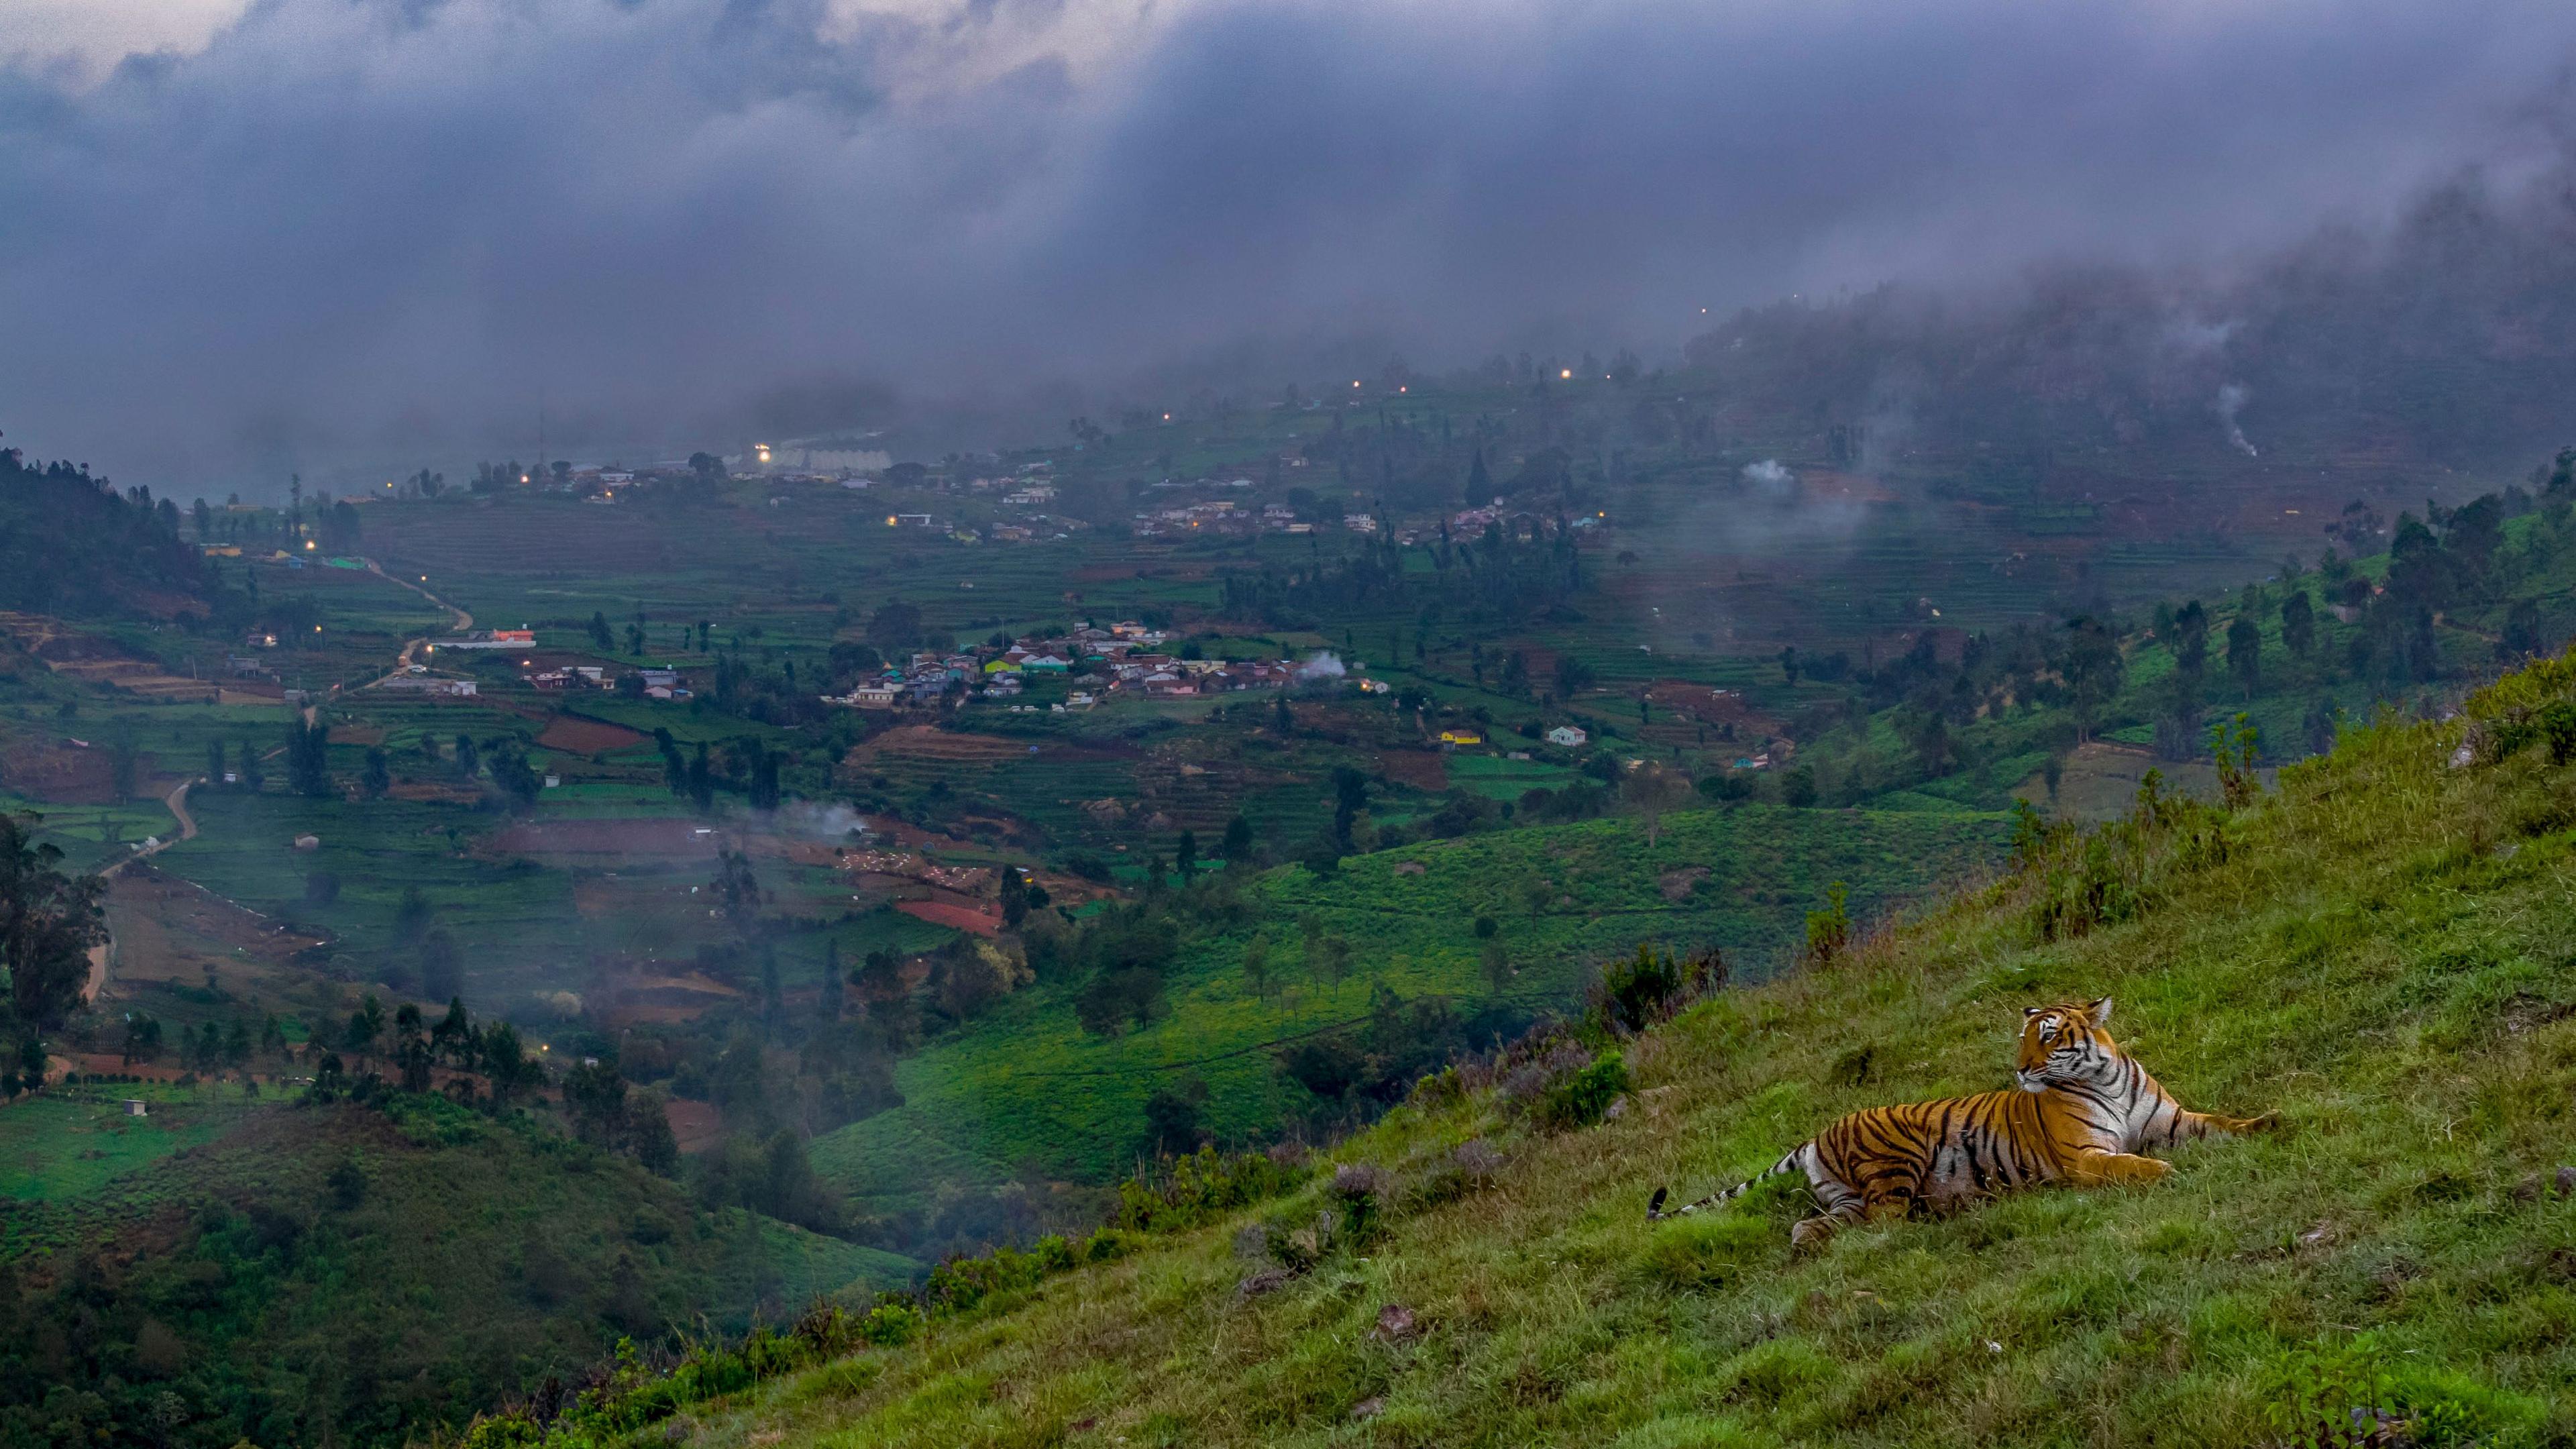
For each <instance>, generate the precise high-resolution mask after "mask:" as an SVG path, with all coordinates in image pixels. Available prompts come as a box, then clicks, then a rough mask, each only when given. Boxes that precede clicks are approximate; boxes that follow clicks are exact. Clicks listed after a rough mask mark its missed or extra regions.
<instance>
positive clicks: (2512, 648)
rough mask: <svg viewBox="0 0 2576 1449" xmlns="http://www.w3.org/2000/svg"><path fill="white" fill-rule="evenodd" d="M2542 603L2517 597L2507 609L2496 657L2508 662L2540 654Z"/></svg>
mask: <svg viewBox="0 0 2576 1449" xmlns="http://www.w3.org/2000/svg"><path fill="white" fill-rule="evenodd" d="M2542 642H2543V641H2542V639H2541V634H2540V604H2539V601H2537V600H2534V599H2516V600H2514V601H2513V607H2512V608H2510V609H2508V610H2506V611H2505V616H2504V632H2503V634H2502V635H2501V636H2500V637H2498V638H2497V640H2496V657H2497V658H2498V659H2501V660H2503V661H2505V662H2506V663H2508V664H2514V663H2520V662H2521V661H2522V660H2524V659H2526V658H2529V657H2530V656H2532V655H2534V654H2538V653H2539V652H2540V650H2541V645H2542Z"/></svg>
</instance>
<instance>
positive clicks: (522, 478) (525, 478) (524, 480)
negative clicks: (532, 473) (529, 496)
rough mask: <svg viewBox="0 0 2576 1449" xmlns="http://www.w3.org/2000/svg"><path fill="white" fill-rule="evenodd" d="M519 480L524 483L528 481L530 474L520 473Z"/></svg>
mask: <svg viewBox="0 0 2576 1449" xmlns="http://www.w3.org/2000/svg"><path fill="white" fill-rule="evenodd" d="M519 481H520V482H522V483H525V482H527V481H528V475H527V474H525V473H522V474H520V475H519Z"/></svg>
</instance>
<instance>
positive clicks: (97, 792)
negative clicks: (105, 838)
mask: <svg viewBox="0 0 2576 1449" xmlns="http://www.w3.org/2000/svg"><path fill="white" fill-rule="evenodd" d="M0 779H5V780H7V781H8V782H9V788H11V789H13V790H15V791H17V792H18V793H19V794H21V795H24V796H27V797H28V798H29V799H33V800H42V801H46V802H49V803H51V804H56V805H104V804H106V803H108V802H109V801H111V800H113V799H115V798H116V789H115V782H116V764H115V761H114V760H113V759H111V758H110V757H109V755H108V752H107V751H106V750H105V749H103V748H102V749H92V750H85V749H82V748H80V747H79V746H77V745H70V744H60V743H56V742H54V741H51V740H21V741H18V742H17V743H14V744H12V745H10V746H9V747H8V749H7V750H5V751H0Z"/></svg>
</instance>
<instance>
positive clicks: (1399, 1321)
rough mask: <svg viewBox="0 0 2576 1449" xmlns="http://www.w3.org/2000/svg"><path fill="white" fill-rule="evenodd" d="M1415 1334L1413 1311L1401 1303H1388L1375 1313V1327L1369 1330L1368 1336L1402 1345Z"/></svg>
mask: <svg viewBox="0 0 2576 1449" xmlns="http://www.w3.org/2000/svg"><path fill="white" fill-rule="evenodd" d="M1417 1332H1419V1330H1418V1329H1417V1328H1416V1327H1415V1326H1414V1320H1413V1310H1412V1309H1410V1308H1407V1307H1405V1306H1404V1305H1403V1304H1401V1303H1390V1304H1388V1305H1386V1306H1385V1307H1384V1308H1381V1309H1379V1310H1378V1311H1377V1327H1375V1328H1373V1329H1370V1330H1369V1336H1370V1337H1372V1338H1378V1339H1383V1340H1385V1341H1386V1342H1388V1343H1402V1342H1404V1341H1405V1340H1406V1339H1408V1338H1411V1337H1413V1336H1414V1334H1415V1333H1417Z"/></svg>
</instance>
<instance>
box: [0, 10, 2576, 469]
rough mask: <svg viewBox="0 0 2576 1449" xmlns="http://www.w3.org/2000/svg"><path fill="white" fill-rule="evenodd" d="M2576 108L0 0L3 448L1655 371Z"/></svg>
mask: <svg viewBox="0 0 2576 1449" xmlns="http://www.w3.org/2000/svg"><path fill="white" fill-rule="evenodd" d="M2571 59H2576V6H2570V5H2567V4H2565V3H2563V0H2559V3H2531V0H2438V3H2435V0H2157V3H2133V4H2120V3H2110V0H2087V3H2066V0H2026V3H2016V0H1944V3H1931V0H1887V3H1879V4H1856V3H1835V0H1794V3H1791V0H1777V3H1775V0H1740V3H1719V0H1673V3H1651V0H1641V3H1624V0H1450V3H1442V4H1427V3H1408V0H1347V3H1346V0H1155V3H1140V0H968V3H962V4H961V3H955V0H865V3H863V0H0V216H5V217H6V218H7V219H6V221H5V222H0V338H5V345H0V429H6V430H7V433H8V440H9V442H11V443H16V444H21V445H24V446H26V447H28V448H29V449H30V450H31V451H33V452H36V453H39V454H42V455H45V456H55V455H64V456H70V457H74V458H80V459H86V460H88V461H90V462H92V463H93V464H95V465H97V466H99V467H101V468H103V469H106V470H108V471H111V472H113V473H115V474H117V475H118V476H119V477H121V478H126V479H128V480H131V481H146V482H153V483H155V484H156V486H158V487H170V488H177V489H181V490H183V491H184V490H189V489H198V488H215V487H219V486H247V485H249V484H251V483H253V482H255V481H256V480H258V479H262V478H265V477H267V476H268V475H269V474H270V473H271V472H274V471H282V469H283V468H285V467H289V466H303V467H307V468H311V469H315V470H322V471H336V470H337V469H338V468H348V467H358V468H374V467H384V468H391V467H393V466H396V465H397V464H403V463H407V462H408V460H411V459H414V458H417V459H418V460H419V461H420V462H424V463H431V464H434V465H441V466H446V465H450V464H451V463H452V461H453V460H455V459H459V458H470V457H473V456H475V455H477V454H487V455H498V454H499V453H501V452H504V451H508V450H510V449H512V448H516V449H518V450H520V451H525V448H526V439H527V435H528V433H529V431H530V429H531V428H532V427H533V424H534V416H535V413H536V409H537V405H538V401H539V399H540V398H541V397H542V399H543V400H544V402H545V406H546V408H547V410H548V413H549V416H550V417H551V418H553V419H554V423H553V428H554V432H555V436H556V438H557V439H558V440H562V439H566V438H570V437H577V436H579V437H588V438H591V439H601V440H616V441H620V442H624V443H627V444H630V445H632V444H636V443H638V442H640V441H643V440H655V441H661V440H669V441H673V442H685V441H689V440H697V439H701V438H702V439H703V441H705V442H708V443H715V444H722V445H725V446H732V445H733V444H735V443H737V442H739V441H740V440H741V439H742V438H743V437H745V436H748V435H749V432H750V431H751V430H752V429H754V428H765V427H768V426H773V425H777V424H780V423H781V422H782V421H784V420H789V419H793V420H796V421H800V422H801V421H808V420H815V419H822V418H828V417H831V416H833V415H835V414H839V413H847V414H852V415H853V416H851V417H849V418H848V419H847V420H848V421H853V422H855V421H861V420H862V417H861V416H859V415H864V414H868V413H870V412H872V411H879V410H883V409H884V405H883V404H882V403H881V402H880V401H878V399H881V398H882V397H884V396H885V395H886V392H887V390H889V389H891V390H894V391H896V392H899V393H901V394H903V395H906V396H910V397H925V396H927V397H938V396H963V395H971V394H977V393H987V394H995V395H1003V396H1028V395H1032V392H1033V390H1038V389H1044V388H1047V387H1050V386H1057V385H1069V386H1072V387H1076V388H1091V389H1098V390H1101V392H1100V393H1098V394H1097V402H1096V403H1095V405H1101V404H1105V403H1106V402H1108V401H1109V400H1110V396H1111V395H1112V394H1115V393H1116V392H1117V391H1118V390H1119V389H1120V388H1121V387H1122V386H1126V385H1129V384H1130V382H1131V380H1132V379H1134V378H1136V377H1137V376H1139V375H1140V374H1142V373H1144V372H1146V371H1149V370H1152V369H1155V368H1157V367H1165V366H1168V365H1169V364H1170V363H1171V361H1172V360H1173V359H1175V358H1182V357H1189V356H1194V355H1201V354H1204V353H1213V352H1221V351H1226V350H1228V349H1232V350H1233V352H1234V354H1235V355H1238V356H1239V355H1241V354H1242V351H1243V349H1242V347H1241V344H1242V343H1243V342H1245V341H1246V340H1247V339H1252V340H1258V341H1260V342H1261V343H1262V345H1263V346H1264V347H1265V348H1268V349H1270V350H1271V351H1272V352H1273V353H1274V354H1275V355H1282V356H1285V355H1291V354H1293V353H1295V352H1296V351H1297V349H1301V348H1319V347H1321V346H1323V345H1325V344H1329V343H1331V342H1333V341H1335V340H1337V339H1342V338H1348V337H1352V336H1366V337H1369V338H1372V339H1383V340H1384V341H1385V343H1386V345H1388V346H1391V347H1396V348H1400V349H1401V350H1402V351H1403V352H1404V353H1405V355H1406V356H1408V357H1409V358H1410V359H1411V360H1413V361H1414V362H1415V363H1416V364H1417V365H1422V364H1439V363H1447V362H1454V361H1461V360H1472V359H1473V358H1474V357H1475V356H1476V355H1479V354H1481V353H1483V352H1486V351H1489V350H1492V349H1494V348H1497V347H1505V346H1518V345H1522V343H1523V342H1524V341H1525V340H1527V339H1532V338H1544V337H1553V338H1558V339H1570V340H1572V341H1574V342H1575V344H1576V345H1593V346H1597V347H1599V348H1601V349H1602V350H1604V351H1607V350H1608V349H1609V348H1611V347H1614V346H1617V345H1620V344H1621V343H1628V344H1632V345H1635V346H1637V347H1639V348H1640V349H1641V350H1643V351H1646V352H1648V353H1649V354H1650V355H1653V354H1655V353H1656V352H1658V351H1664V352H1669V350H1670V349H1671V348H1673V347H1674V346H1675V345H1676V344H1677V343H1678V342H1679V341H1680V340H1681V339H1682V338H1683V337H1685V336H1687V335H1688V334H1689V332H1690V331H1691V330H1693V329H1694V327H1696V326H1697V325H1699V324H1700V321H1701V319H1700V315H1699V309H1700V308H1702V307H1708V308H1710V309H1712V313H1711V315H1712V318H1713V317H1714V316H1715V315H1717V314H1719V313H1722V312H1723V311H1724V310H1725V309H1727V308H1729V307H1731V306H1735V305H1739V304H1742V303H1745V302H1748V301H1758V300H1763V299H1766V298H1769V297H1773V296H1777V295H1780V294H1784V293H1788V292H1792V291H1799V290H1825V289H1831V288H1834V287H1837V286H1842V285H1855V286H1858V285H1867V284H1870V283H1873V282H1876V281H1878V280H1881V279H1885V278H1902V279H1915V280H1932V281H1945V280H1954V279H1991V278H1994V277H1997V276H2004V275H2009V274H2010V273H2011V272H2013V271H2014V270H2015V269H2017V268H2018V267H2020V266H2022V265H2024V264H2025V263H2027V262H2030V261H2032V260H2034V259H2040V258H2054V257H2064V256H2083V257H2096V256H2119V257H2137V258H2143V259H2148V260H2154V261H2170V260H2175V259H2187V260H2195V261H2203V262H2206V261H2211V260H2218V261H2223V260H2224V259H2226V258H2227V257H2229V256H2232V255H2239V254H2241V253H2242V252H2243V251H2245V250H2246V249H2249V248H2256V247H2261V246H2263V245H2266V244H2268V243H2273V242H2277V241H2282V240H2287V239H2289V238H2292V237H2295V236H2297V235H2300V234H2302V233H2304V232H2306V231H2308V230H2310V229H2312V228H2313V227H2315V226H2316V225H2317V224H2319V223H2320V222H2321V221H2330V220H2339V221H2352V222H2359V223H2362V224H2365V225H2366V224H2368V223H2370V222H2372V221H2374V220H2375V219H2377V218H2378V217H2381V216H2383V215H2385V214H2386V213H2387V212H2388V210H2389V209H2391V208H2392V207H2394V206H2396V205H2397V204H2399V203H2401V202H2402V201H2403V199H2404V198H2405V197H2407V196H2408V195H2409V194H2411V193H2413V192H2414V191H2416V190H2417V189H2419V188H2420V187H2421V186H2423V185H2424V184H2425V183H2426V182H2427V181H2429V180H2431V179H2434V178H2438V177H2442V176H2445V175H2449V174H2452V173H2455V172H2457V171H2458V170H2459V169H2460V168H2462V167H2464V166H2472V165H2478V166H2485V167H2488V168H2490V169H2491V170H2493V171H2496V172H2498V173H2500V174H2503V175H2505V176H2507V177H2508V178H2509V177H2510V176H2511V175H2512V174H2513V173H2515V172H2516V171H2518V170H2527V169H2530V168H2533V167H2535V166H2537V165H2539V164H2541V163H2542V162H2543V161H2544V160H2546V159H2547V158H2548V157H2549V156H2550V155H2551V154H2552V148H2553V147H2555V146H2556V145H2557V144H2559V142H2560V140H2561V139H2562V137H2561V133H2560V126H2561V123H2562V122H2563V121H2564V120H2565V119H2566V118H2567V116H2568V110H2567V98H2568V86H2569V79H2568V77H2569V72H2570V61H2571ZM1372 345H1374V344H1372ZM781 399H788V400H791V402H789V403H782V402H781Z"/></svg>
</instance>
